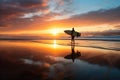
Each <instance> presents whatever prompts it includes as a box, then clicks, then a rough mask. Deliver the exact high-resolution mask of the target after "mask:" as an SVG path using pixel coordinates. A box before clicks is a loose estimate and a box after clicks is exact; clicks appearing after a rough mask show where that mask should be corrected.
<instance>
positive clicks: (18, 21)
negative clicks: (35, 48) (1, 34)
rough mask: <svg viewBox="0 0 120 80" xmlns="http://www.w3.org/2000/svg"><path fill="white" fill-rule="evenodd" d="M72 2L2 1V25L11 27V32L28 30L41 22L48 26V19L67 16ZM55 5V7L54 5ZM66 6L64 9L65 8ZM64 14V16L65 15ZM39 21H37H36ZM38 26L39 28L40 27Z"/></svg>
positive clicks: (0, 13)
mask: <svg viewBox="0 0 120 80" xmlns="http://www.w3.org/2000/svg"><path fill="white" fill-rule="evenodd" d="M71 1H72V0H62V1H61V0H0V25H3V24H4V26H11V27H9V28H8V29H2V30H1V31H5V30H6V31H11V30H13V31H14V30H22V29H24V30H26V29H28V28H29V27H31V26H30V25H33V24H36V22H38V21H39V23H40V24H38V23H37V24H38V25H39V26H40V25H44V24H45V26H48V25H46V23H48V24H49V22H47V20H48V19H51V18H53V17H54V16H63V15H64V14H67V12H68V11H67V8H66V7H65V6H66V5H67V6H68V3H71ZM53 3H54V5H53ZM63 6H64V7H63ZM63 13H64V14H63ZM36 20H37V21H36ZM38 25H37V26H38Z"/></svg>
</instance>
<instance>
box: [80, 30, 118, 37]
mask: <svg viewBox="0 0 120 80" xmlns="http://www.w3.org/2000/svg"><path fill="white" fill-rule="evenodd" d="M115 35H120V30H106V31H103V32H84V33H82V36H115Z"/></svg>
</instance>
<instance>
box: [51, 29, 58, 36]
mask: <svg viewBox="0 0 120 80" xmlns="http://www.w3.org/2000/svg"><path fill="white" fill-rule="evenodd" d="M50 32H51V34H53V35H54V36H56V35H58V33H59V30H58V29H52V30H51V31H50Z"/></svg>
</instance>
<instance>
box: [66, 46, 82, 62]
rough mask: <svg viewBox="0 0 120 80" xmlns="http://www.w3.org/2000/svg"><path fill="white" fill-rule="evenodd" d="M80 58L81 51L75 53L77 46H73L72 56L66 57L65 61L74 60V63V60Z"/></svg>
mask: <svg viewBox="0 0 120 80" xmlns="http://www.w3.org/2000/svg"><path fill="white" fill-rule="evenodd" d="M79 56H81V53H80V52H79V51H77V52H75V45H74V44H71V54H70V55H67V56H65V57H64V58H65V59H72V61H73V62H74V60H75V59H76V58H78V57H79Z"/></svg>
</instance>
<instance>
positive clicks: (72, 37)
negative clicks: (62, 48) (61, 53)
mask: <svg viewBox="0 0 120 80" xmlns="http://www.w3.org/2000/svg"><path fill="white" fill-rule="evenodd" d="M74 32H75V30H74V28H72V32H71V41H72V42H73V43H74V42H75V39H74V38H75V36H74Z"/></svg>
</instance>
